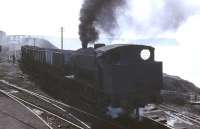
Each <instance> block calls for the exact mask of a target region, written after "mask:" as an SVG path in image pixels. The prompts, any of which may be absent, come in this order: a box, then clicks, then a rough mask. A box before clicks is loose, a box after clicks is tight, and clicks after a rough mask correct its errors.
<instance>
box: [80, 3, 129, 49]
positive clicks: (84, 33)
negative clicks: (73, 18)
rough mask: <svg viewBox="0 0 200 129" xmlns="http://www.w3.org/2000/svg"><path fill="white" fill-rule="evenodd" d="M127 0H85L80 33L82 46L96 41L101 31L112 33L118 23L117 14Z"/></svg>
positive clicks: (81, 12)
mask: <svg viewBox="0 0 200 129" xmlns="http://www.w3.org/2000/svg"><path fill="white" fill-rule="evenodd" d="M124 5H126V0H85V1H84V3H83V5H82V8H81V11H80V25H79V35H80V40H81V42H82V47H83V48H87V45H88V43H94V42H95V41H96V40H98V38H99V33H100V31H103V32H105V33H106V34H109V35H112V34H113V32H112V30H113V29H115V28H116V27H117V26H118V25H117V20H116V15H117V12H118V10H119V9H121V8H122V7H124Z"/></svg>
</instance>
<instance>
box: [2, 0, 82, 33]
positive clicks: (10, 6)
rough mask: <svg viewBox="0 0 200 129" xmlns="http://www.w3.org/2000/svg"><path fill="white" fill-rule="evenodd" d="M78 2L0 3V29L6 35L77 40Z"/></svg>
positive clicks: (5, 0) (31, 0) (8, 0)
mask: <svg viewBox="0 0 200 129" xmlns="http://www.w3.org/2000/svg"><path fill="white" fill-rule="evenodd" d="M81 4H82V0H0V19H1V21H0V30H4V31H6V32H7V33H8V34H35V35H53V36H56V35H59V32H60V27H61V26H63V27H64V28H65V36H67V37H77V31H78V27H77V26H78V24H79V20H78V17H79V10H80V7H81Z"/></svg>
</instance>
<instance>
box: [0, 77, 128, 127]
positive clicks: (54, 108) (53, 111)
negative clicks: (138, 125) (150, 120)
mask: <svg viewBox="0 0 200 129" xmlns="http://www.w3.org/2000/svg"><path fill="white" fill-rule="evenodd" d="M0 83H2V84H4V86H0V92H1V93H3V94H5V95H7V96H8V97H10V98H12V99H14V100H15V101H17V102H19V103H21V104H22V105H24V106H25V107H27V108H28V109H29V110H30V111H31V112H33V113H34V114H35V112H34V110H35V109H37V110H38V111H42V112H44V113H43V114H47V117H45V118H44V117H43V116H41V115H38V114H36V116H38V117H39V118H40V119H41V120H42V121H43V122H44V123H46V124H47V125H48V126H49V124H50V125H51V123H52V122H51V121H49V117H48V114H49V115H50V117H52V116H53V118H51V119H55V120H58V121H61V122H60V123H61V124H57V126H60V125H64V126H65V127H69V128H70V129H91V128H93V127H91V126H92V125H95V127H94V128H95V129H96V128H97V127H100V128H106V129H124V128H123V127H121V126H119V125H118V124H115V123H113V122H109V121H107V120H106V119H103V118H100V117H98V116H96V115H94V114H91V113H88V112H86V111H83V110H81V109H79V108H76V107H74V106H71V105H68V104H65V103H63V102H61V101H58V100H55V99H53V98H49V97H47V96H44V95H41V94H39V93H36V92H33V91H30V90H27V89H25V88H22V87H19V86H16V85H14V84H11V83H9V82H7V81H5V80H0ZM42 103H44V105H43V104H42ZM37 110H36V112H37ZM74 114H76V116H78V117H76V116H75V115H74ZM79 117H81V118H82V120H80V119H79ZM83 120H87V122H85V121H83ZM65 123H67V124H65ZM101 126H102V127H101ZM54 127H55V126H54ZM55 128H57V127H55ZM51 129H54V128H51Z"/></svg>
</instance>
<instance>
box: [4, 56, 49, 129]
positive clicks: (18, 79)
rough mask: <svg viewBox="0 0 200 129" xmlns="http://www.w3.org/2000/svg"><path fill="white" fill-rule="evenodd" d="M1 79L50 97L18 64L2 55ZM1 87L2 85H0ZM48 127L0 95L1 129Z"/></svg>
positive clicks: (42, 128)
mask: <svg viewBox="0 0 200 129" xmlns="http://www.w3.org/2000/svg"><path fill="white" fill-rule="evenodd" d="M0 79H1V80H6V81H8V82H10V83H13V84H16V85H18V86H21V87H23V88H26V89H28V90H31V91H36V92H37V93H40V94H42V95H45V96H48V95H47V94H45V93H44V92H42V90H40V89H39V87H37V86H36V85H35V83H34V82H32V81H30V79H29V78H28V75H25V74H23V73H22V71H21V70H20V68H19V66H18V64H17V63H16V64H13V63H12V62H9V61H8V60H7V58H6V57H4V58H2V56H1V55H0ZM0 86H1V85H0ZM48 97H49V96H48ZM47 128H48V127H47V126H46V125H45V124H44V123H43V122H42V121H41V120H40V119H39V118H38V117H37V116H35V115H34V114H33V113H32V112H30V111H29V110H28V109H27V108H25V107H24V106H22V105H21V104H19V103H17V102H15V101H13V100H12V99H10V98H8V97H7V96H5V95H3V94H0V129H47Z"/></svg>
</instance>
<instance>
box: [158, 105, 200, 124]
mask: <svg viewBox="0 0 200 129" xmlns="http://www.w3.org/2000/svg"><path fill="white" fill-rule="evenodd" d="M159 108H160V109H162V110H165V111H169V112H170V114H172V115H174V116H176V117H178V118H181V119H183V120H186V121H188V122H191V123H192V124H194V125H196V126H198V127H199V128H200V116H197V115H195V114H192V113H186V112H180V111H177V110H176V109H175V108H174V107H172V106H170V105H166V104H162V105H159Z"/></svg>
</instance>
